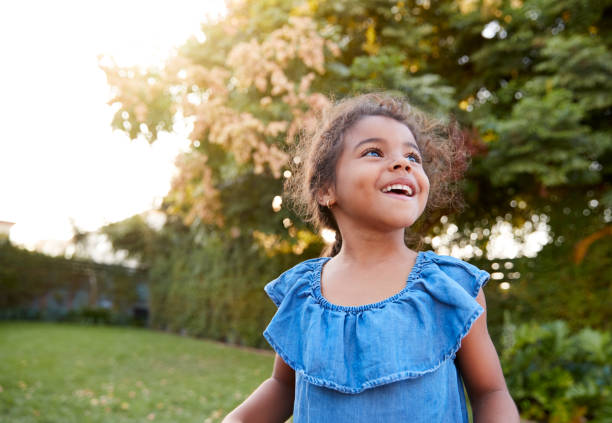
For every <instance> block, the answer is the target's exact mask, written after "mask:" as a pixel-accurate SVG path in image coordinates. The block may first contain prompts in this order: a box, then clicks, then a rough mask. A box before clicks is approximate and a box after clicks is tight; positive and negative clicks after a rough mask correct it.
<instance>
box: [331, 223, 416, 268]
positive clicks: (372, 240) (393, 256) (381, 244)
mask: <svg viewBox="0 0 612 423" xmlns="http://www.w3.org/2000/svg"><path fill="white" fill-rule="evenodd" d="M415 255H416V254H415V252H414V251H412V250H411V249H409V248H408V247H407V246H406V244H405V242H404V230H400V231H393V232H389V233H384V234H381V233H380V232H375V233H368V232H366V231H357V232H350V231H349V232H347V235H346V236H345V235H343V236H342V248H341V249H340V252H339V253H338V254H337V255H336V257H335V259H336V261H338V262H343V263H346V264H348V265H350V264H357V265H359V266H369V265H375V264H380V263H381V262H387V261H392V262H393V261H396V260H406V259H412V258H414V256H415Z"/></svg>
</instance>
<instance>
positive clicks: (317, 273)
mask: <svg viewBox="0 0 612 423" xmlns="http://www.w3.org/2000/svg"><path fill="white" fill-rule="evenodd" d="M426 254H427V251H419V252H417V256H416V260H415V262H414V265H413V266H412V269H411V270H410V274H409V275H408V278H407V279H406V285H405V286H404V288H403V289H402V290H401V291H399V292H398V293H396V294H394V295H392V296H390V297H387V298H385V299H383V300H380V301H377V302H375V303H369V304H361V305H355V306H349V305H340V304H334V303H331V302H329V301H328V300H327V299H326V298H325V297H324V296H323V292H322V291H321V277H322V275H323V266H324V265H325V263H327V262H328V261H329V260H331V257H323V258H321V259H320V260H319V261H318V262H317V265H316V266H315V268H314V269H313V278H312V280H311V289H312V293H313V296H314V297H315V299H316V300H317V302H318V303H319V304H321V306H323V307H325V308H328V309H331V310H337V311H345V312H349V313H358V312H362V311H365V310H370V309H373V308H382V307H384V306H385V304H387V303H389V302H393V301H395V300H397V299H398V298H400V297H401V296H403V295H404V294H405V293H406V292H407V291H409V290H410V289H411V286H412V282H413V281H414V280H415V279H416V278H418V277H419V275H420V273H421V270H422V269H423V266H424V264H425V262H426V257H425V256H426Z"/></svg>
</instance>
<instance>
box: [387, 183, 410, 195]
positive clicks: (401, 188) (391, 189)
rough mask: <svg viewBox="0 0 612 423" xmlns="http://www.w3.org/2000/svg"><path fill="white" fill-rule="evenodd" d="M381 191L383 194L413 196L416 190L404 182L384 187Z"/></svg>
mask: <svg viewBox="0 0 612 423" xmlns="http://www.w3.org/2000/svg"><path fill="white" fill-rule="evenodd" d="M381 192H382V193H383V194H399V195H403V196H405V197H412V196H413V195H414V190H413V189H412V188H411V187H409V186H408V185H403V184H393V185H388V186H386V187H384V188H383V189H382V190H381Z"/></svg>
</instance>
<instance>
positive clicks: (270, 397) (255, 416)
mask: <svg viewBox="0 0 612 423" xmlns="http://www.w3.org/2000/svg"><path fill="white" fill-rule="evenodd" d="M294 394H295V371H294V370H293V369H292V368H291V367H289V366H288V365H287V364H286V363H285V362H284V361H283V359H282V358H280V357H279V355H278V354H277V355H276V357H275V358H274V370H273V371H272V377H270V378H269V379H266V380H265V381H264V382H263V383H262V384H261V385H259V387H258V388H257V389H256V390H255V391H254V392H253V393H252V394H251V395H250V396H249V397H248V398H247V399H246V400H244V402H243V403H242V404H240V405H239V406H238V407H237V408H236V409H234V411H232V412H231V413H229V414H228V415H227V416H226V417H225V419H223V422H222V423H260V422H261V423H272V422H274V423H275V422H278V423H282V422H284V421H286V420H287V419H288V418H289V417H291V415H292V414H293V398H294Z"/></svg>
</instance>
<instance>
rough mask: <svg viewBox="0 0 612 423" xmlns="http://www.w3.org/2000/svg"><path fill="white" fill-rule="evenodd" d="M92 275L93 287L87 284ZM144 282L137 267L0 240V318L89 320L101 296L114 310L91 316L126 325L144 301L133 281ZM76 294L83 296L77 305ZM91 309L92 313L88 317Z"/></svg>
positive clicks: (135, 282) (97, 310)
mask: <svg viewBox="0 0 612 423" xmlns="http://www.w3.org/2000/svg"><path fill="white" fill-rule="evenodd" d="M92 279H93V280H95V281H96V289H92V288H91V286H90V281H91V280H92ZM145 281H146V279H145V275H144V274H143V272H141V271H139V270H135V269H128V268H125V267H122V266H117V265H101V264H98V263H94V262H91V261H86V260H76V259H65V258H63V257H51V256H47V255H45V254H41V253H36V252H31V251H27V250H24V249H21V248H18V247H15V246H13V245H11V244H10V243H1V244H0V291H1V292H2V295H1V296H0V318H1V319H47V320H62V319H75V320H78V321H82V320H92V319H94V314H96V313H97V314H99V313H100V310H99V309H97V306H98V301H99V300H100V299H102V298H105V299H108V300H110V301H111V302H112V309H110V310H106V311H103V313H104V315H105V316H106V317H103V316H102V315H100V316H98V317H97V318H96V319H95V320H100V321H102V320H104V321H108V322H110V323H122V324H125V323H130V322H131V320H130V315H131V313H132V307H133V306H134V305H136V304H138V303H139V302H141V301H143V298H140V297H139V294H138V292H137V285H138V284H139V283H143V282H145ZM80 293H82V294H85V296H86V298H85V299H84V301H85V302H86V303H85V304H80V305H79V304H76V303H75V299H76V297H77V296H78V295H79V294H80ZM76 308H82V309H84V310H83V311H82V312H81V311H78V310H76ZM71 310H72V313H70V311H71ZM94 310H95V311H94ZM90 312H93V313H94V314H91V315H88V313H90Z"/></svg>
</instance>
